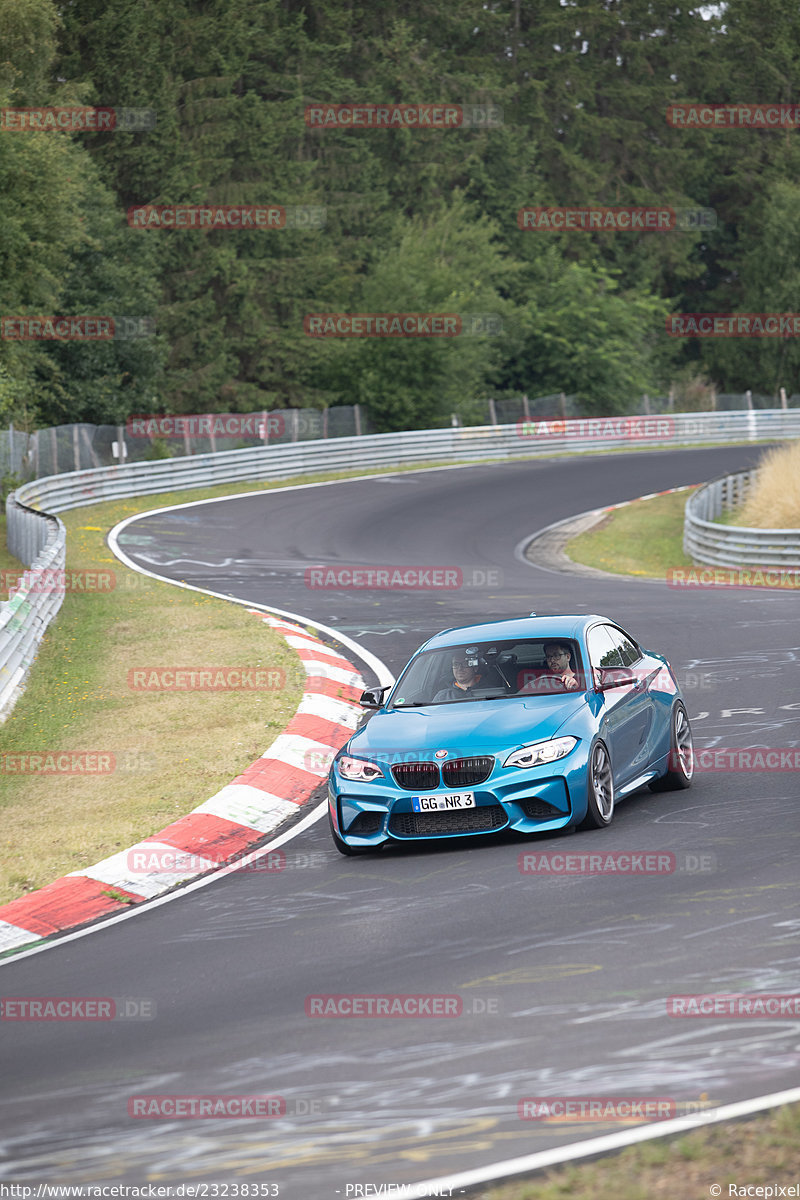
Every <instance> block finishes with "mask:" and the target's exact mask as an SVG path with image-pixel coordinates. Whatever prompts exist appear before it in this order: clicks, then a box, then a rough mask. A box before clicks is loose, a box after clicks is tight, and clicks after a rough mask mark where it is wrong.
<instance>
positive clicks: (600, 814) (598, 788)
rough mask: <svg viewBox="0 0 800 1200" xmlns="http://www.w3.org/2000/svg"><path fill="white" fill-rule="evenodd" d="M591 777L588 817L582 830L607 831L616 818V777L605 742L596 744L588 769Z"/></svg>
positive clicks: (582, 823) (582, 824)
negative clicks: (612, 819)
mask: <svg viewBox="0 0 800 1200" xmlns="http://www.w3.org/2000/svg"><path fill="white" fill-rule="evenodd" d="M587 773H588V776H589V779H588V784H587V792H588V796H587V800H588V802H587V806H586V816H585V817H584V819H583V821H582V822H581V825H580V828H581V829H605V827H606V825H610V824H611V818H612V817H613V816H614V776H613V774H612V771H611V759H610V758H609V757H608V750H606V747H605V745H604V743H603V742H596V743H595V745H594V747H593V749H592V753H591V756H590V758H589V766H588V769H587Z"/></svg>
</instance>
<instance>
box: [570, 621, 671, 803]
mask: <svg viewBox="0 0 800 1200" xmlns="http://www.w3.org/2000/svg"><path fill="white" fill-rule="evenodd" d="M586 642H587V647H588V650H589V661H590V663H591V666H592V670H593V673H594V672H596V670H597V669H598V668H600V667H606V668H608V667H613V668H617V669H618V670H619V672H620V675H623V674H624V675H625V676H627V675H629V674H630V675H631V676H633V677H634V681H633V683H630V684H627V685H624V686H621V687H614V688H609V689H608V690H607V691H604V692H601V693H599V695H600V709H599V713H598V715H599V716H600V718H601V720H602V721H603V722H604V725H605V737H606V740H607V742H608V747H609V750H610V752H611V765H612V768H613V771H614V783H615V785H616V786H617V787H622V786H624V784H626V783H628V782H629V781H630V780H631V779H633V778H634V777H635V776H636V775H637V774H638V773H639V772H640V771H641V770H643V768H644V766H645V764H646V762H647V743H648V735H649V732H650V729H651V727H652V724H653V715H654V706H653V701H652V698H651V696H650V694H649V692H648V688H647V678H646V675H644V674H642V673H641V671H640V670H639V668H638V667H637V664H636V661H633V662H631V661H630V660H631V659H632V658H633V659H634V660H635V659H637V658H641V655H640V653H639V651H638V648H637V647H636V646H635V645H634V643H633V642H631V641H630V640H629V639H628V638H627V637H626V636H625V634H624V633H623V632H622V631H621V630H620V629H617V628H616V627H615V626H613V625H606V624H602V625H593V626H592V627H591V629H590V630H589V632H588V634H587V638H586ZM626 659H628V661H627V662H626V661H625V660H626ZM595 679H596V681H597V677H595Z"/></svg>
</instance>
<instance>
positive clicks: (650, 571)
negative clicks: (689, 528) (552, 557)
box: [564, 490, 692, 579]
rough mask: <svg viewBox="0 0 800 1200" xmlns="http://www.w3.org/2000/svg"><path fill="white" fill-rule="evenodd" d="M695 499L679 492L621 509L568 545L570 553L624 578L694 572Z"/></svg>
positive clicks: (593, 565) (584, 561) (567, 549)
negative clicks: (686, 547) (688, 509)
mask: <svg viewBox="0 0 800 1200" xmlns="http://www.w3.org/2000/svg"><path fill="white" fill-rule="evenodd" d="M691 494H692V493H691V492H690V491H689V490H687V491H685V492H673V493H671V494H670V495H667V496H654V497H653V498H652V499H651V500H635V501H634V502H633V504H628V505H626V506H625V507H624V508H618V509H615V510H614V511H612V512H610V513H609V514H608V516H607V517H606V518H605V520H604V521H603V522H602V523H601V524H600V525H596V526H595V527H594V529H590V530H589V531H588V532H587V533H582V534H580V535H579V536H578V537H575V538H572V539H571V541H569V542H567V544H566V546H565V548H564V549H565V553H566V554H567V555H568V557H569V558H571V559H572V560H573V562H578V563H583V564H584V565H586V566H589V567H596V568H597V569H598V570H601V571H610V572H612V573H615V574H622V575H643V576H651V577H653V578H661V579H663V578H664V574H665V572H666V571H667V569H668V568H669V567H690V566H691V565H692V560H691V559H690V558H687V557H686V555H685V554H684V553H683V515H684V508H685V505H686V501H687V500H688V498H689V496H690V495H691Z"/></svg>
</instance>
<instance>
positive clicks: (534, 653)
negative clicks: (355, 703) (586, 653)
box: [389, 638, 586, 708]
mask: <svg viewBox="0 0 800 1200" xmlns="http://www.w3.org/2000/svg"><path fill="white" fill-rule="evenodd" d="M585 687H586V685H585V683H584V679H583V670H582V665H581V658H580V654H579V653H578V647H577V644H576V643H575V642H574V641H573V640H572V639H571V638H563V639H560V638H530V639H524V640H516V641H513V642H511V641H509V642H468V643H465V644H464V645H462V646H448V647H446V648H445V649H442V650H426V651H424V652H423V653H422V654H418V655H417V656H416V657H415V658H413V659H412V660H411V662H410V663H409V664H408V666H407V667H406V669H405V671H404V672H403V674H402V675H401V676H400V679H399V681H398V684H397V687H396V689H395V693H394V699H393V700H392V702H391V704H390V706H389V707H390V708H411V707H417V706H419V705H422V704H425V705H428V704H458V703H460V702H463V701H464V700H502V699H505V698H506V697H509V696H525V697H528V696H548V695H553V694H554V693H556V694H558V695H563V694H566V693H569V692H577V691H584V690H585Z"/></svg>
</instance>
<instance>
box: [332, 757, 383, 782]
mask: <svg viewBox="0 0 800 1200" xmlns="http://www.w3.org/2000/svg"><path fill="white" fill-rule="evenodd" d="M336 765H337V766H338V768H339V774H340V775H344V777H345V779H357V780H358V782H359V783H371V782H372V780H373V779H378V778H379V777H380V778H385V776H384V774H383V771H382V770H381V769H380V767H379V766H378V765H377V763H374V762H367V760H366V759H365V758H350V757H349V756H348V755H346V754H343V755H342V757H341V758H340V759H339V761H338V763H337V764H336Z"/></svg>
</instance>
